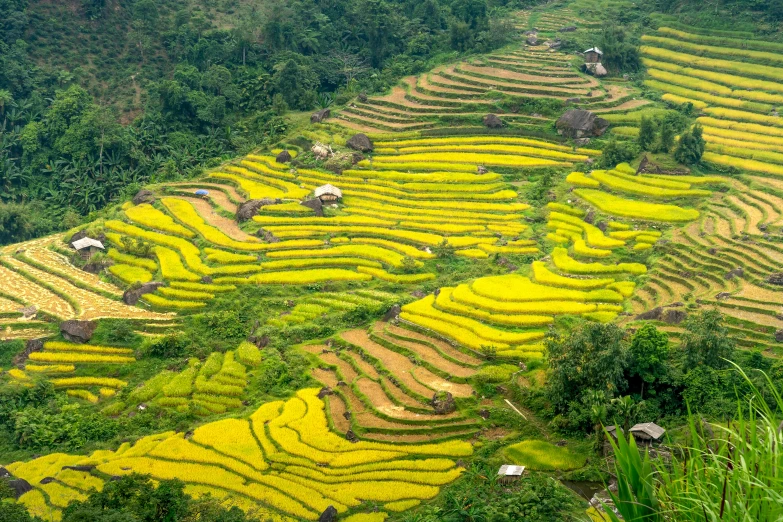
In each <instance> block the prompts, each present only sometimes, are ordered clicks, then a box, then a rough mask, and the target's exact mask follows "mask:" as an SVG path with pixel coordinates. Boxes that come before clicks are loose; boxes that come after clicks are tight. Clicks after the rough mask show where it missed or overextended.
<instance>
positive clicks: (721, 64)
mask: <svg viewBox="0 0 783 522" xmlns="http://www.w3.org/2000/svg"><path fill="white" fill-rule="evenodd" d="M639 50H640V51H641V53H642V54H643V55H645V56H651V57H653V58H654V59H658V60H664V61H668V62H674V63H687V64H689V65H691V66H692V67H694V68H701V69H712V70H717V71H721V72H724V71H725V72H733V73H738V74H745V75H748V76H756V77H761V78H765V79H767V80H776V81H781V80H783V70H782V69H780V68H778V67H770V66H768V65H758V64H755V63H743V62H735V61H732V60H722V59H715V58H704V57H701V56H694V55H692V54H686V53H680V52H676V51H670V50H668V49H661V48H657V47H650V46H648V45H643V46H641V47H640V48H639ZM719 83H720V82H719ZM778 89H779V87H778Z"/></svg>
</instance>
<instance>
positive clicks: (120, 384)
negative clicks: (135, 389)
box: [52, 377, 128, 389]
mask: <svg viewBox="0 0 783 522" xmlns="http://www.w3.org/2000/svg"><path fill="white" fill-rule="evenodd" d="M52 384H53V385H54V387H55V388H71V387H73V386H100V387H101V388H114V389H119V388H124V387H126V386H127V385H128V383H127V382H125V381H122V380H120V379H114V378H111V377H65V378H62V379H52Z"/></svg>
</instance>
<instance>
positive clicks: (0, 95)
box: [0, 89, 14, 116]
mask: <svg viewBox="0 0 783 522" xmlns="http://www.w3.org/2000/svg"><path fill="white" fill-rule="evenodd" d="M13 101H14V97H13V96H12V95H11V91H9V90H6V89H0V116H1V115H3V114H5V106H6V105H11V102H13Z"/></svg>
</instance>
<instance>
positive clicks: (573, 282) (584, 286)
mask: <svg viewBox="0 0 783 522" xmlns="http://www.w3.org/2000/svg"><path fill="white" fill-rule="evenodd" d="M531 267H532V268H533V277H534V278H535V280H536V282H537V283H540V284H544V285H550V286H555V287H565V288H574V289H577V290H594V289H596V288H603V287H605V286H607V285H609V284H611V283H613V282H614V279H612V278H603V279H577V278H575V277H566V276H562V275H560V274H556V273H554V272H552V271H551V270H549V269H548V268H547V266H546V263H544V262H543V261H533V263H532V264H531Z"/></svg>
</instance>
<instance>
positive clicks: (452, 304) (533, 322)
mask: <svg viewBox="0 0 783 522" xmlns="http://www.w3.org/2000/svg"><path fill="white" fill-rule="evenodd" d="M453 291H454V289H453V288H449V287H443V288H441V290H440V293H439V294H438V296H437V297H436V298H435V307H436V308H437V309H439V310H443V311H444V312H449V313H452V314H456V315H464V316H467V317H470V318H473V319H477V320H479V321H484V322H490V323H496V324H502V325H507V326H520V327H527V326H542V325H546V324H551V323H553V322H554V320H555V319H554V317H552V316H551V315H530V314H497V313H491V312H488V311H486V310H481V309H479V308H475V307H473V306H468V305H465V304H462V303H459V302H457V301H454V300H453V299H452V298H451V294H452V292H453Z"/></svg>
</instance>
